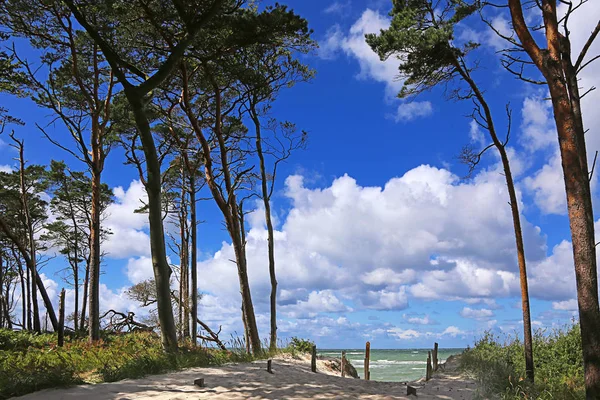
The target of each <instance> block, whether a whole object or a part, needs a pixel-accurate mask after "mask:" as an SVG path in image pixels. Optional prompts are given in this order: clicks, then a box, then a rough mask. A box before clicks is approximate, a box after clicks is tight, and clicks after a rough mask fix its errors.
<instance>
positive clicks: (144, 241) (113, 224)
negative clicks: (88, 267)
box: [102, 180, 150, 258]
mask: <svg viewBox="0 0 600 400" xmlns="http://www.w3.org/2000/svg"><path fill="white" fill-rule="evenodd" d="M113 193H114V196H115V202H114V203H113V204H111V205H110V206H108V209H107V210H106V215H107V218H106V220H105V221H104V223H103V226H104V227H105V228H107V229H109V230H110V231H111V232H112V234H111V235H108V238H107V240H106V242H105V243H104V244H103V246H102V249H103V251H105V252H106V253H107V256H108V257H111V258H128V257H134V256H149V255H150V236H149V235H148V234H147V233H146V231H145V230H146V229H147V226H148V215H147V214H145V213H134V211H135V210H137V209H139V208H140V207H142V206H143V205H144V204H145V203H146V202H147V201H148V195H147V193H146V189H145V188H144V185H143V184H142V183H141V182H139V181H137V180H134V181H132V182H131V184H130V185H129V188H127V190H125V189H123V188H122V187H120V186H119V187H116V188H115V189H114V190H113Z"/></svg>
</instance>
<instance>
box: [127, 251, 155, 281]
mask: <svg viewBox="0 0 600 400" xmlns="http://www.w3.org/2000/svg"><path fill="white" fill-rule="evenodd" d="M125 269H126V271H127V278H128V279H129V281H130V282H131V283H133V284H137V283H140V282H143V281H145V280H148V279H154V271H153V269H152V258H151V257H146V256H141V257H137V258H130V259H129V260H128V261H127V266H126V267H125Z"/></svg>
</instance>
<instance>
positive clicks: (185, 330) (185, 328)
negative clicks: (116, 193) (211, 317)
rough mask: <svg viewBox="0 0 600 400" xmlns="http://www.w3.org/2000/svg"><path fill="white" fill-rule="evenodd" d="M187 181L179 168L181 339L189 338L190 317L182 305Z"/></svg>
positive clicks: (185, 280) (184, 300) (185, 281)
mask: <svg viewBox="0 0 600 400" xmlns="http://www.w3.org/2000/svg"><path fill="white" fill-rule="evenodd" d="M186 183H187V179H186V176H185V170H184V168H183V165H182V168H181V203H180V210H179V234H180V241H181V247H180V249H179V251H180V252H179V270H180V276H179V323H180V327H179V329H180V334H181V338H189V336H190V335H189V333H190V318H189V317H190V315H189V312H188V310H187V309H186V307H184V305H187V304H189V293H188V292H189V283H188V277H187V274H188V268H189V262H188V258H189V257H188V246H189V244H188V230H187V202H186V192H187V191H186V189H185V184H186Z"/></svg>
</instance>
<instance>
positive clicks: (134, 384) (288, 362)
mask: <svg viewBox="0 0 600 400" xmlns="http://www.w3.org/2000/svg"><path fill="white" fill-rule="evenodd" d="M452 370H453V369H452V368H450V369H448V372H447V373H443V374H439V375H436V376H435V377H434V379H432V380H431V381H429V382H427V383H424V382H417V383H415V384H414V385H415V386H417V387H418V399H465V400H469V399H472V398H474V395H475V389H476V386H475V383H474V382H473V381H470V380H468V379H465V378H464V377H462V376H460V375H457V374H455V373H454V372H452ZM196 378H204V380H205V383H206V387H204V388H199V387H195V386H194V385H193V382H194V379H196ZM19 399H22V400H63V399H64V400H75V399H83V400H113V399H114V400H117V399H119V400H120V399H138V400H142V399H153V400H179V399H182V400H183V399H214V400H225V399H227V400H246V399H252V400H259V399H378V400H379V399H382V400H383V399H413V400H414V399H415V397H414V396H409V397H407V396H406V385H404V384H402V383H398V382H375V381H368V382H365V381H364V380H362V379H353V378H341V377H339V376H334V375H333V374H332V373H331V372H329V371H324V370H320V371H318V373H316V374H315V373H312V372H311V371H310V364H309V363H307V362H306V361H303V360H294V359H289V358H287V359H275V360H274V361H273V373H272V374H270V373H268V372H267V371H266V362H265V361H261V362H254V363H247V364H231V365H226V366H223V367H218V368H192V369H188V370H185V371H181V372H174V373H170V374H164V375H153V376H148V377H146V378H144V379H136V380H123V381H119V382H113V383H102V384H97V385H82V386H76V387H73V388H69V389H52V390H43V391H39V392H36V393H32V394H29V395H26V396H23V397H19Z"/></svg>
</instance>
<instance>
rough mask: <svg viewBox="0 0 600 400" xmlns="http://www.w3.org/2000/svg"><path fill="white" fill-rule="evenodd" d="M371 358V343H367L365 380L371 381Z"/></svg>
mask: <svg viewBox="0 0 600 400" xmlns="http://www.w3.org/2000/svg"><path fill="white" fill-rule="evenodd" d="M370 358H371V342H367V346H366V348H365V380H366V381H368V380H371V374H370V371H369V359H370Z"/></svg>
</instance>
